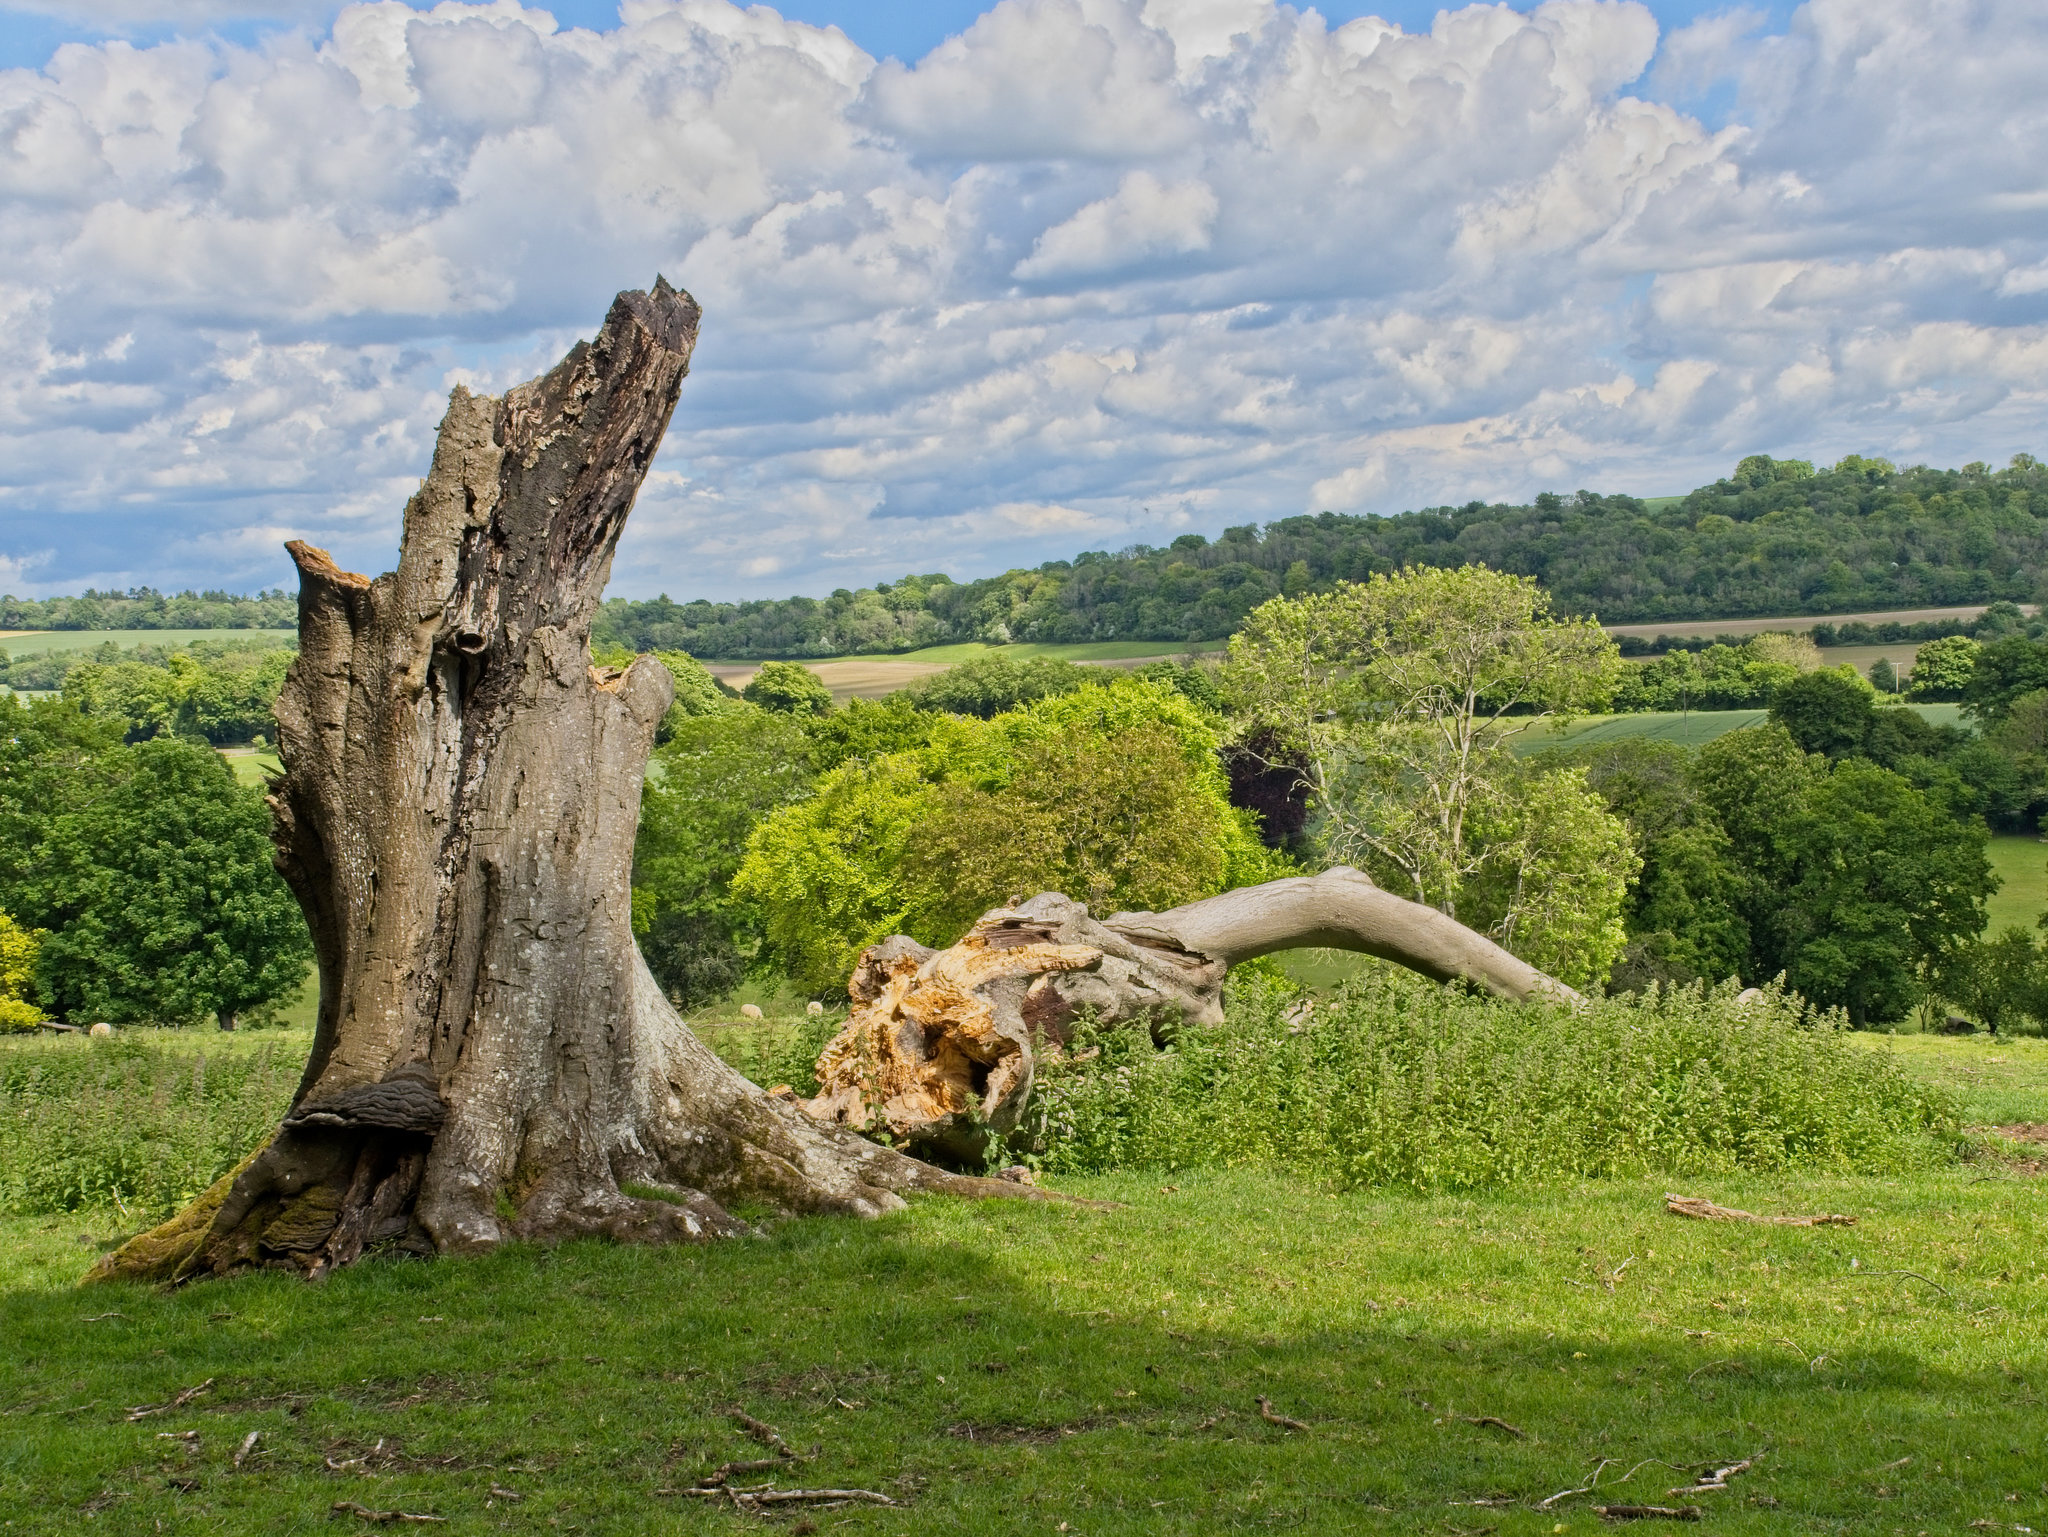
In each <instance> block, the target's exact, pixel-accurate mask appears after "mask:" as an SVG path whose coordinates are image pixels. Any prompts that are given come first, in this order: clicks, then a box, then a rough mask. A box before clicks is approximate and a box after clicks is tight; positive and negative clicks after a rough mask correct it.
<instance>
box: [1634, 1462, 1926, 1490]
mask: <svg viewBox="0 0 2048 1537" xmlns="http://www.w3.org/2000/svg"><path fill="white" fill-rule="evenodd" d="M1761 1456H1763V1453H1762V1452H1758V1453H1757V1454H1756V1457H1745V1458H1743V1459H1742V1461H1740V1462H1731V1463H1729V1464H1728V1466H1726V1467H1725V1468H1715V1469H1714V1470H1713V1471H1712V1472H1711V1473H1704V1474H1702V1475H1700V1479H1699V1481H1698V1482H1697V1483H1693V1484H1687V1485H1685V1486H1684V1487H1682V1488H1678V1489H1666V1490H1665V1491H1664V1492H1665V1493H1666V1494H1711V1493H1712V1492H1713V1491H1714V1490H1716V1489H1726V1488H1727V1487H1728V1480H1729V1479H1731V1478H1733V1477H1735V1476H1736V1474H1738V1473H1747V1472H1748V1471H1749V1470H1750V1469H1751V1468H1753V1467H1755V1466H1756V1462H1757V1457H1761ZM1907 1460H1908V1461H1911V1460H1912V1459H1911V1458H1908V1459H1907Z"/></svg>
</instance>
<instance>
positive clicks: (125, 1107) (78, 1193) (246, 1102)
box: [0, 1038, 302, 1219]
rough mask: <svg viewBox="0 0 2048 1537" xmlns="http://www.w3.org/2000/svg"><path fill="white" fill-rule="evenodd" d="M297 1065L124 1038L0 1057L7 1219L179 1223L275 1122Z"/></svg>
mask: <svg viewBox="0 0 2048 1537" xmlns="http://www.w3.org/2000/svg"><path fill="white" fill-rule="evenodd" d="M301 1065H302V1064H301V1061H300V1059H299V1057H298V1055H296V1054H293V1053H287V1052H282V1051H279V1050H278V1049H276V1048H273V1047H270V1046H263V1047H259V1048H258V1049H257V1050H255V1051H253V1052H238V1053H235V1054H233V1055H228V1056H215V1057H207V1056H205V1055H203V1054H195V1053H193V1052H191V1051H190V1050H185V1051H167V1050H165V1049H164V1048H163V1047H161V1046H154V1045H150V1044H148V1043H146V1042H141V1041H134V1040H123V1039H120V1038H116V1039H114V1040H111V1041H92V1042H89V1043H87V1042H68V1041H67V1042H57V1043H52V1044H51V1045H50V1046H47V1047H21V1048H16V1049H13V1050H10V1051H8V1052H7V1053H6V1054H5V1055H4V1056H0V1213H4V1214H6V1215H10V1216H37V1215H41V1214H43V1213H47V1212H62V1211H80V1210H85V1209H89V1208H99V1209H111V1210H115V1211H119V1212H121V1213H123V1214H125V1215H129V1216H133V1217H136V1218H139V1219H156V1218H161V1217H166V1216H169V1215H170V1214H171V1213H172V1212H174V1211H176V1210H178V1209H179V1208H180V1207H182V1206H183V1205H185V1204H186V1203H187V1202H189V1201H190V1200H191V1199H192V1198H193V1197H195V1196H197V1195H198V1194H199V1193H200V1192H202V1191H203V1190H205V1189H206V1187H207V1186H209V1185H211V1184H212V1183H213V1182H214V1181H215V1180H217V1179H219V1178H220V1176H221V1175H223V1174H225V1173H226V1172H227V1171H228V1170H229V1169H231V1168H233V1167H234V1166H235V1165H236V1164H237V1163H238V1162H240V1161H241V1159H242V1158H243V1157H244V1156H245V1155H246V1154H248V1153H249V1151H250V1150H251V1149H253V1148H255V1147H256V1146H257V1145H258V1144H259V1143H260V1142H261V1141H262V1140H263V1138H264V1137H265V1136H266V1135H267V1134H268V1133H269V1132H270V1130H271V1128H272V1127H274V1126H275V1125H276V1124H277V1120H278V1117H280V1116H281V1115H283V1114H284V1111H285V1109H286V1107H287V1105H288V1103H289V1101H290V1099H291V1094H292V1090H293V1088H294V1087H296V1085H297V1083H298V1077H299V1069H300V1066H301Z"/></svg>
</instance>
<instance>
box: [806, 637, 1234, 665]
mask: <svg viewBox="0 0 2048 1537" xmlns="http://www.w3.org/2000/svg"><path fill="white" fill-rule="evenodd" d="M1228 645H1229V642H1228V641H1222V640H1098V641H1086V642H1081V643H1078V644H1072V645H1054V644H1039V643H1037V642H1030V641H1019V642H1017V643H1016V644H1014V645H1008V646H990V645H986V644H984V643H983V642H981V641H962V642H960V643H959V644H958V645H952V646H926V647H925V648H924V649H923V650H922V651H878V652H874V653H872V654H868V653H863V654H861V655H859V656H843V657H842V656H835V657H822V658H819V659H818V660H820V661H830V662H971V661H973V660H974V659H975V658H976V657H978V656H988V655H990V654H991V653H993V652H997V651H1000V652H1001V653H1002V654H1003V655H1004V656H1006V657H1008V658H1009V659H1010V660H1011V661H1013V662H1029V661H1032V660H1033V659H1035V658H1037V657H1042V656H1050V657H1057V658H1060V659H1061V660H1063V661H1068V662H1127V661H1142V660H1144V659H1145V658H1146V657H1154V656H1163V657H1170V656H1202V655H1206V654H1209V653H1211V652H1220V651H1222V650H1224V649H1225V648H1226V647H1227V646H1228Z"/></svg>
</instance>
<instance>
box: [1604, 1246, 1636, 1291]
mask: <svg viewBox="0 0 2048 1537" xmlns="http://www.w3.org/2000/svg"><path fill="white" fill-rule="evenodd" d="M1635 1262H1636V1257H1635V1256H1634V1255H1633V1254H1631V1255H1630V1256H1629V1257H1628V1258H1627V1259H1625V1260H1623V1261H1622V1262H1621V1263H1620V1264H1619V1265H1616V1266H1615V1267H1614V1268H1613V1269H1612V1270H1610V1271H1608V1272H1607V1274H1605V1275H1604V1276H1602V1277H1601V1278H1600V1284H1601V1285H1602V1286H1605V1287H1606V1288H1607V1289H1608V1290H1609V1291H1613V1290H1614V1283H1615V1282H1617V1281H1619V1280H1620V1279H1621V1273H1622V1272H1623V1271H1624V1270H1626V1269H1628V1267H1629V1266H1631V1265H1633V1264H1634V1263H1635Z"/></svg>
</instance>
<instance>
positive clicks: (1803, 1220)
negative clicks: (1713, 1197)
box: [1664, 1190, 1856, 1227]
mask: <svg viewBox="0 0 2048 1537" xmlns="http://www.w3.org/2000/svg"><path fill="white" fill-rule="evenodd" d="M1664 1209H1665V1210H1666V1211H1668V1212H1670V1213H1671V1215H1672V1216H1674V1217H1694V1218H1697V1219H1698V1220H1699V1221H1702V1222H1761V1223H1765V1224H1767V1225H1769V1226H1772V1227H1854V1226H1855V1225H1856V1219H1855V1218H1854V1217H1846V1216H1843V1215H1841V1214H1840V1213H1839V1212H1820V1213H1817V1214H1815V1215H1814V1216H1810V1217H1760V1216H1758V1215H1757V1214H1756V1213H1755V1212H1753V1211H1742V1210H1740V1209H1739V1208H1737V1207H1734V1206H1716V1205H1715V1204H1714V1203H1713V1202H1712V1201H1710V1200H1708V1199H1707V1198H1706V1197H1705V1196H1699V1195H1673V1194H1672V1193H1671V1192H1670V1191H1668V1190H1667V1191H1665V1192H1664Z"/></svg>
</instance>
